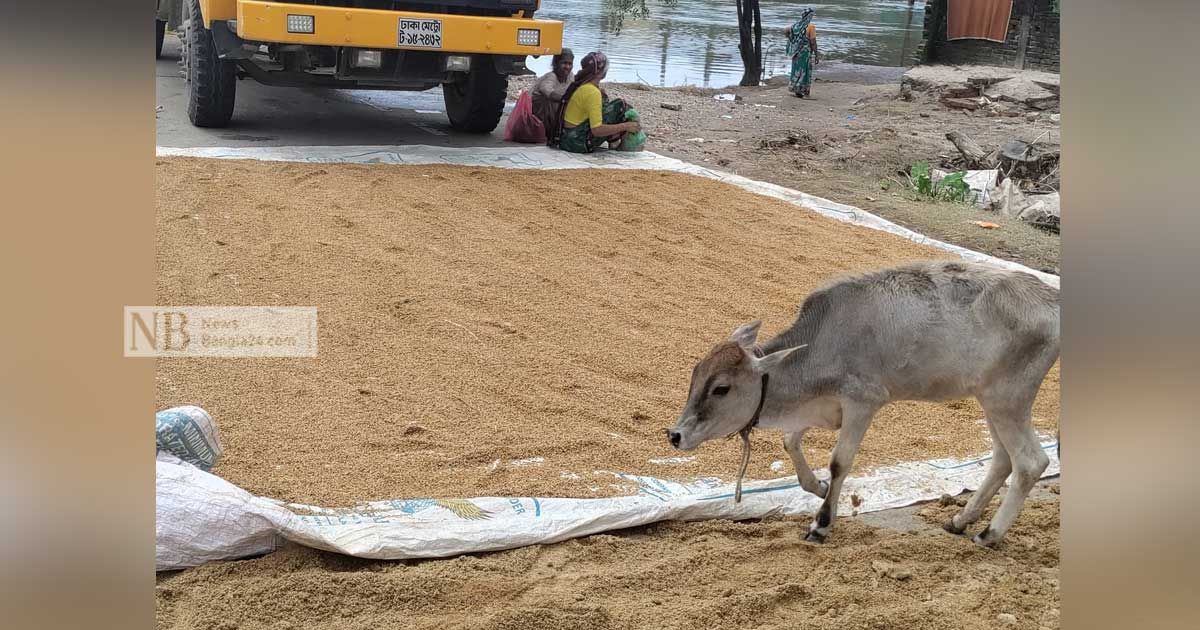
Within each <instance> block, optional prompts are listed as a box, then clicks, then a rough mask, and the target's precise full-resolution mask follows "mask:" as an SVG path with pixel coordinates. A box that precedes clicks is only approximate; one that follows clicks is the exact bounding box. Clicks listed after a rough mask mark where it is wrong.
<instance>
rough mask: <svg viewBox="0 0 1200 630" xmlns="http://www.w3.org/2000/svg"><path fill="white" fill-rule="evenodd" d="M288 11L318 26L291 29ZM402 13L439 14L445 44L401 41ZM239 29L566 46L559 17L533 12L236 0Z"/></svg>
mask: <svg viewBox="0 0 1200 630" xmlns="http://www.w3.org/2000/svg"><path fill="white" fill-rule="evenodd" d="M288 15H304V16H311V17H312V23H313V25H314V28H313V29H312V30H313V32H312V33H289V32H288V28H287V26H288V18H287V16H288ZM206 17H207V16H206ZM402 19H405V20H411V19H426V20H440V21H441V45H440V47H437V48H431V47H413V46H402V45H400V42H399V27H400V20H402ZM206 21H207V20H206ZM518 29H522V30H537V31H538V37H537V39H538V42H537V44H536V45H525V44H521V43H518V41H517V30H518ZM237 34H238V37H240V38H242V39H244V40H248V41H254V42H268V43H285V44H302V45H311V46H346V47H354V48H391V49H400V50H427V51H437V52H453V53H478V54H488V55H520V56H524V55H551V54H558V53H559V52H561V50H562V34H563V25H562V22H559V21H557V20H535V19H532V18H512V17H489V16H477V15H450V14H445V13H421V12H413V11H380V10H375V9H347V8H342V7H331V6H321V5H313V4H286V3H281V2H259V1H256V0H237Z"/></svg>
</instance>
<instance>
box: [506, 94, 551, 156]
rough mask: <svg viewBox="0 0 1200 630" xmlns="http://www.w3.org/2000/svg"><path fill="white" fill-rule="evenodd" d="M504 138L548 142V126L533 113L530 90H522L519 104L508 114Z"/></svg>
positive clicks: (540, 142)
mask: <svg viewBox="0 0 1200 630" xmlns="http://www.w3.org/2000/svg"><path fill="white" fill-rule="evenodd" d="M504 140H505V141H506V142H526V143H529V144H546V127H545V126H544V125H542V121H541V119H539V118H538V117H537V116H535V115H534V114H533V96H532V95H531V94H530V93H529V90H522V91H521V95H520V96H519V97H517V106H516V107H514V108H513V111H512V113H511V114H509V115H508V123H507V124H505V125H504Z"/></svg>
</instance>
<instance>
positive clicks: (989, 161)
mask: <svg viewBox="0 0 1200 630" xmlns="http://www.w3.org/2000/svg"><path fill="white" fill-rule="evenodd" d="M946 139H947V140H949V141H950V142H951V143H953V144H954V148H956V149H958V152H959V153H961V154H962V156H963V160H964V161H965V162H966V164H967V167H968V168H996V162H997V161H998V160H997V156H996V152H994V151H993V152H992V153H991V154H989V153H986V152H985V151H984V150H983V147H981V146H979V144H978V143H977V142H975V141H974V140H972V139H971V137H970V136H968V135H967V134H965V133H963V132H961V131H951V132H949V133H947V134H946Z"/></svg>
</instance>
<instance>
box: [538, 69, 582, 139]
mask: <svg viewBox="0 0 1200 630" xmlns="http://www.w3.org/2000/svg"><path fill="white" fill-rule="evenodd" d="M574 65H575V53H573V52H571V49H570V48H564V49H562V52H560V53H559V54H557V55H554V57H553V58H552V60H551V61H550V72H547V73H546V74H544V75H542V76H541V77H539V78H538V80H537V83H534V84H533V90H531V92H532V96H533V115H534V116H537V117H538V119H539V120H541V121H542V125H543V126H544V127H545V128H546V135H551V134H550V130H552V129H557V128H558V125H559V122H558V104H559V103H560V102H562V97H563V94H565V93H566V91H567V87H569V86H570V85H571V82H572V81H574V80H575V73H574V72H571V68H572V66H574Z"/></svg>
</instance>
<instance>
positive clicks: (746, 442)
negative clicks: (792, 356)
mask: <svg viewBox="0 0 1200 630" xmlns="http://www.w3.org/2000/svg"><path fill="white" fill-rule="evenodd" d="M768 380H770V377H769V375H768V374H767V373H766V372H763V375H762V391H761V392H760V393H759V395H758V408H756V409H755V410H754V416H753V417H751V418H750V422H747V423H746V426H744V427H742V428H741V429H739V430H738V435H739V436H740V437H741V438H742V465H741V466H740V467H739V468H738V476H737V485H736V486H735V487H734V490H733V502H734V503H741V502H742V478H743V477H745V476H746V469H747V468H749V467H750V432H751V431H753V430H754V427H755V426H756V425H757V424H758V417H759V416H760V415H762V410H763V403H765V402H766V401H767V381H768Z"/></svg>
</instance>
